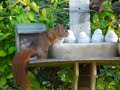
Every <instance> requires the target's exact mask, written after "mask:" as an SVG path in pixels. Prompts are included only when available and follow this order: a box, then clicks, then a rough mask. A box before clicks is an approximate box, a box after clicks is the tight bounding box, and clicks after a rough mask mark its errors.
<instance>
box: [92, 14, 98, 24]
mask: <svg viewBox="0 0 120 90" xmlns="http://www.w3.org/2000/svg"><path fill="white" fill-rule="evenodd" d="M98 21H99V18H98V15H97V14H94V16H93V23H97V22H98Z"/></svg>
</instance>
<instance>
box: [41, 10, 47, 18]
mask: <svg viewBox="0 0 120 90" xmlns="http://www.w3.org/2000/svg"><path fill="white" fill-rule="evenodd" d="M42 15H43V16H45V17H46V16H47V12H46V9H45V8H43V9H42Z"/></svg>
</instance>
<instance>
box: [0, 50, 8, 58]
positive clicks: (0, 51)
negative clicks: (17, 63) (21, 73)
mask: <svg viewBox="0 0 120 90" xmlns="http://www.w3.org/2000/svg"><path fill="white" fill-rule="evenodd" d="M6 55H7V53H6V52H5V51H4V50H2V49H0V56H1V57H4V56H6Z"/></svg>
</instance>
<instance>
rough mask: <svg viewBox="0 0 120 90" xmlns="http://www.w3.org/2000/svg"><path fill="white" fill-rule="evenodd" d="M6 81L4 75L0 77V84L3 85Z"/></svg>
mask: <svg viewBox="0 0 120 90" xmlns="http://www.w3.org/2000/svg"><path fill="white" fill-rule="evenodd" d="M6 82H7V80H6V78H4V77H2V78H0V86H4V85H5V84H6Z"/></svg>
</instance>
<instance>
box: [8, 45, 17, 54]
mask: <svg viewBox="0 0 120 90" xmlns="http://www.w3.org/2000/svg"><path fill="white" fill-rule="evenodd" d="M15 49H16V48H15V46H13V47H10V48H9V49H8V54H12V53H13V52H14V51H15Z"/></svg>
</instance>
